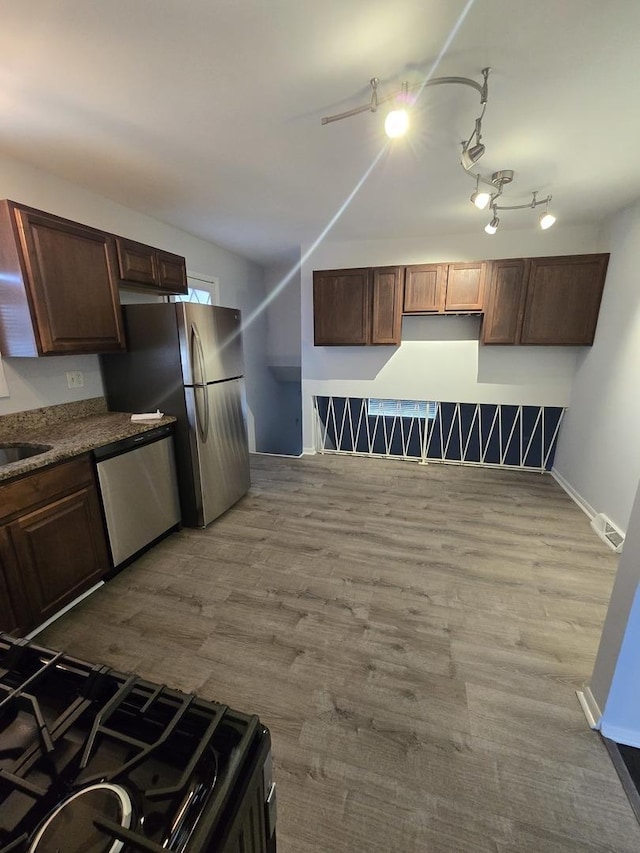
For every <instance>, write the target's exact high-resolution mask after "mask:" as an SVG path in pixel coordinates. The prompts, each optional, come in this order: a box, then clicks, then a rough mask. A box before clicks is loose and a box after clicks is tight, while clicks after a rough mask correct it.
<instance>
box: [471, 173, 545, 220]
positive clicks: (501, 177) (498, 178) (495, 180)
mask: <svg viewBox="0 0 640 853" xmlns="http://www.w3.org/2000/svg"><path fill="white" fill-rule="evenodd" d="M512 180H513V172H512V171H511V169H503V170H502V171H501V172H494V173H493V175H492V176H491V183H492V184H494V185H495V186H497V187H498V192H497V193H496V194H495V195H494V196H492V203H491V210H492V211H493V215H494V219H492V220H491V222H490V223H489V225H487V226H486V228H485V229H484V230H485V231H486V232H487V234H495V233H496V230H497V227H498V225H497V223H498V222H499V219H498V211H499V210H527V209H529V208H531V209H533V208H536V207H538V205H541V204H544V205H546V208H545V212H544V213H543V214H542V215H541V216H540V219H539V222H540V227H541V228H542V229H543V230H546V229H547V228H551V226H552V225H553V223H554V222H555V221H556V218H555V216H554V215H553V214H552V213H549V202H550V201H551V196H550V195H548V196H547V197H546V198H538V191H537V190H535V191H534V192H532V193H531V201H530V202H529V203H528V204H496V199H498V198H500V196H501V195H502V187H503V184H507V183H511V181H512ZM494 221H495V223H496V227H495V228H494V229H493V230H489V229H490V226H491V225H493V223H494Z"/></svg>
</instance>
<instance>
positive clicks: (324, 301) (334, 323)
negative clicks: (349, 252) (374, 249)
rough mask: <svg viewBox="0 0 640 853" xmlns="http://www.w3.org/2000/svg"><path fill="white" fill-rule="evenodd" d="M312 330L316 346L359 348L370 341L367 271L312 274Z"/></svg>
mask: <svg viewBox="0 0 640 853" xmlns="http://www.w3.org/2000/svg"><path fill="white" fill-rule="evenodd" d="M313 330H314V343H315V345H316V346H361V345H364V344H368V343H370V342H371V272H370V270H369V269H353V270H320V271H315V272H314V273H313Z"/></svg>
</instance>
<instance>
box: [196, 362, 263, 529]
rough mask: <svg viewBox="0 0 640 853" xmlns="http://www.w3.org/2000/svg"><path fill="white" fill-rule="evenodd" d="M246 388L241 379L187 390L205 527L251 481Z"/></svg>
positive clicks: (201, 515)
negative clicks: (243, 404) (245, 419)
mask: <svg viewBox="0 0 640 853" xmlns="http://www.w3.org/2000/svg"><path fill="white" fill-rule="evenodd" d="M243 390H244V389H243V380H242V379H235V380H230V381H228V382H218V383H216V384H215V385H207V386H206V388H202V387H196V388H186V389H185V392H186V398H187V407H188V411H189V425H190V429H191V437H192V447H193V450H194V458H193V464H194V467H195V471H194V473H195V475H196V476H195V479H196V481H197V489H198V495H197V496H196V497H197V500H198V502H199V503H200V502H201V505H200V507H199V511H198V515H199V518H198V523H199V525H200V526H202V527H205V526H206V525H207V524H209V523H210V522H212V521H213V520H214V519H215V518H217V517H218V516H219V515H222V513H223V512H225V511H226V510H227V509H229V507H230V506H233V504H234V503H235V502H236V501H238V500H239V499H240V498H241V497H242V496H243V495H244V494H246V493H247V491H248V490H249V486H250V484H251V481H250V477H249V448H248V444H247V429H246V425H245V421H244V415H243V411H242V396H243Z"/></svg>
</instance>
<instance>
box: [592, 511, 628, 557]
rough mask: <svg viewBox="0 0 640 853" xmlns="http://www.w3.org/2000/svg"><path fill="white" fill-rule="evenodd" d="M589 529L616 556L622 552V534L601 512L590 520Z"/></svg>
mask: <svg viewBox="0 0 640 853" xmlns="http://www.w3.org/2000/svg"><path fill="white" fill-rule="evenodd" d="M591 527H593V529H594V530H595V532H596V533H597V534H598V536H599V537H600V538H601V539H602V541H603V542H606V543H607V545H608V546H609V547H610V548H611V549H612V550H613V551H615V552H616V554H619V553H620V552H621V551H622V546H623V544H624V533H622V531H621V530H619V529H618V528H617V527H616V526H615V524H614V523H613V522H612V521H611V519H610V518H607V516H606V515H605V514H604V513H603V512H599V513H598V514H597V515H595V516H594V517H593V518H592V520H591Z"/></svg>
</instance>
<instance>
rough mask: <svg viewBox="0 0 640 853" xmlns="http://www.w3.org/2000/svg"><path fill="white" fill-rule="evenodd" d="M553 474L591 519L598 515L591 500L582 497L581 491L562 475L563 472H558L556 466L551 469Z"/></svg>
mask: <svg viewBox="0 0 640 853" xmlns="http://www.w3.org/2000/svg"><path fill="white" fill-rule="evenodd" d="M551 476H552V477H553V479H554V480H555V481H556V482H557V483H558V485H559V486H561V488H563V489H564V490H565V492H566V493H567V494H568V495H569V497H570V498H571V500H572V501H574V503H576V504H578V506H579V507H580V509H581V510H582V511H583V512H584V514H585V515H588V516H589V519H593V518H595V516H596V515H597V513H596V511H595V509H594V508H593V507H592V506H591V504H590V503H589V501H587V500H585V499H584V498H583V497H582V495H581V494H580V492H577V491H576V490H575V489H574V488H573V486H572V485H571V483H569V482H568V481H567V480H565V478H564V477H563V476H562V474H560V473H558V471H557V470H556V469H555V468H552V469H551Z"/></svg>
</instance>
